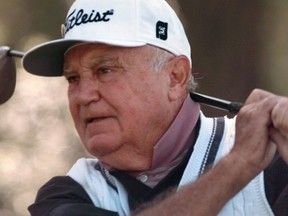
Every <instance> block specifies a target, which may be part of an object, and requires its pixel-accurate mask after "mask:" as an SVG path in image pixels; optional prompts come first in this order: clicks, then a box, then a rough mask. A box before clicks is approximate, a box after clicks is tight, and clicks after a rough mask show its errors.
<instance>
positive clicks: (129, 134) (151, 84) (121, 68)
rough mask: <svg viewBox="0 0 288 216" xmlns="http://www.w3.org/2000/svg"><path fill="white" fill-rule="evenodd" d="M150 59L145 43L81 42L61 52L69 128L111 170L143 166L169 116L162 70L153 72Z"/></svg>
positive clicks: (146, 165)
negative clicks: (130, 45)
mask: <svg viewBox="0 0 288 216" xmlns="http://www.w3.org/2000/svg"><path fill="white" fill-rule="evenodd" d="M153 58H154V52H152V51H151V47H149V46H144V47H139V48H121V47H114V46H108V45H101V44H84V45H80V46H77V47H74V48H72V49H71V50H69V52H68V53H67V54H66V57H65V61H64V76H65V77H66V79H67V80H68V82H69V88H68V98H69V106H70V111H71V114H72V117H73V120H74V123H75V127H76V129H77V131H78V133H79V135H80V138H81V140H82V142H83V143H84V145H85V147H86V148H87V150H88V151H89V152H90V153H91V154H92V155H94V156H95V157H97V158H98V159H99V160H100V161H102V162H103V163H106V164H107V165H109V166H112V167H114V168H117V169H122V170H141V169H143V170H144V169H148V168H149V166H151V161H152V157H153V146H154V145H155V144H156V143H157V141H158V140H159V138H160V137H161V136H162V135H163V133H164V132H165V131H166V129H167V128H168V127H169V125H170V123H171V121H172V118H173V117H172V116H174V115H175V114H172V112H171V111H170V110H171V109H170V108H169V103H170V102H169V99H168V89H169V75H168V73H167V72H166V70H167V68H166V69H165V70H164V69H163V70H162V71H160V72H155V71H153V69H152V67H151V60H152V59H153ZM170 107H171V106H170Z"/></svg>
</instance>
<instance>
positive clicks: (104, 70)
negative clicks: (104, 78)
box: [98, 67, 112, 74]
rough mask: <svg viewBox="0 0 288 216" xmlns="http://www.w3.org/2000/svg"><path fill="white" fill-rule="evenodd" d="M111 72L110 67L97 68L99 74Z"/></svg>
mask: <svg viewBox="0 0 288 216" xmlns="http://www.w3.org/2000/svg"><path fill="white" fill-rule="evenodd" d="M110 72H112V70H111V68H107V67H103V68H99V69H98V73H100V74H107V73H110Z"/></svg>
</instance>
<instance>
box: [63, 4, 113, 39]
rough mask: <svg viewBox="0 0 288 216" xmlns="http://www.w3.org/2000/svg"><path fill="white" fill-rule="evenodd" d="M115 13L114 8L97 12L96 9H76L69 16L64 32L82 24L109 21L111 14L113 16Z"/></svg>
mask: <svg viewBox="0 0 288 216" xmlns="http://www.w3.org/2000/svg"><path fill="white" fill-rule="evenodd" d="M113 14H114V10H113V9H111V10H107V11H106V12H102V13H101V12H96V11H95V10H92V11H91V12H88V13H86V12H85V11H84V10H83V9H80V10H78V11H77V10H76V9H75V10H74V11H72V12H71V13H70V14H69V15H68V16H67V19H66V23H65V31H64V34H66V33H67V32H68V31H69V30H71V29H73V28H74V27H75V26H80V25H82V24H86V23H93V22H108V21H109V20H110V18H109V16H112V15H113Z"/></svg>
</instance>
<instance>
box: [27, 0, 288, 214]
mask: <svg viewBox="0 0 288 216" xmlns="http://www.w3.org/2000/svg"><path fill="white" fill-rule="evenodd" d="M62 34H63V39H59V40H55V41H51V42H48V43H45V44H41V45H39V46H37V47H35V48H33V49H32V50H30V51H29V52H28V53H27V54H26V55H25V57H24V59H23V65H24V67H25V69H26V70H27V71H29V72H31V73H33V74H37V75H42V76H64V77H65V78H66V79H67V81H68V83H69V87H68V98H69V107H70V112H71V114H72V117H73V120H74V123H75V127H76V129H77V131H78V133H79V135H80V138H81V140H82V142H83V144H84V145H85V147H86V148H87V150H88V151H89V152H90V153H91V154H92V155H93V156H95V157H96V158H97V159H80V160H79V161H78V162H77V163H76V164H75V165H74V166H73V167H72V168H71V170H70V171H69V172H68V174H67V176H58V177H54V178H53V179H51V180H50V181H49V182H48V183H46V184H45V185H44V186H43V187H42V188H41V189H40V190H39V192H38V195H37V198H36V201H35V203H34V204H33V205H31V206H30V207H29V210H30V212H31V214H32V215H131V214H139V215H157V214H158V215H216V214H219V215H229V216H230V215H273V214H275V215H287V214H288V208H287V201H288V199H287V190H288V186H287V183H288V174H287V171H288V169H287V165H286V164H285V162H284V160H286V161H288V152H287V151H288V150H287V149H288V136H287V134H288V99H287V98H285V97H280V96H276V95H273V94H271V93H268V92H265V91H262V90H255V91H253V92H252V93H251V95H250V96H249V98H248V99H247V101H246V103H245V106H244V107H243V108H242V109H241V111H240V113H239V115H238V117H237V120H236V118H234V119H228V118H206V117H205V116H204V115H203V114H202V113H201V111H200V107H199V105H198V104H197V103H196V102H194V101H193V100H192V99H191V98H190V97H189V91H190V92H191V91H193V90H194V88H195V83H194V82H193V76H192V74H191V67H192V61H191V58H190V46H189V43H188V40H187V37H186V35H185V32H184V29H183V27H182V24H181V22H180V21H179V19H178V18H177V16H176V14H175V13H174V11H173V10H172V9H171V8H170V7H169V5H168V4H167V3H166V2H165V1H164V0H125V1H116V0H105V1H101V0H76V1H75V2H74V4H73V5H72V7H71V8H70V10H69V12H68V15H67V18H66V23H65V25H63V26H62ZM235 122H236V123H235ZM283 159H284V160H283Z"/></svg>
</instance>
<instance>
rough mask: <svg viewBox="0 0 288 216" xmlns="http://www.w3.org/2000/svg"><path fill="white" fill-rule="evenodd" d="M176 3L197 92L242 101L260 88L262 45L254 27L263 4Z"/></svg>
mask: <svg viewBox="0 0 288 216" xmlns="http://www.w3.org/2000/svg"><path fill="white" fill-rule="evenodd" d="M179 3H180V6H181V11H182V12H183V14H182V16H183V17H182V18H184V20H183V19H182V20H183V21H184V23H185V27H186V30H187V32H188V34H189V40H190V43H191V46H192V58H193V74H194V76H195V77H196V80H198V83H199V88H198V91H199V92H201V93H205V94H209V95H211V96H215V97H220V98H223V99H227V100H236V101H244V100H245V98H246V97H247V95H248V94H249V92H250V91H251V90H252V89H254V88H255V87H261V83H259V82H258V79H257V77H258V74H257V71H258V67H259V65H258V63H259V57H260V55H261V45H262V44H261V41H260V40H259V29H258V28H257V27H258V26H259V25H258V24H259V22H261V14H262V11H263V4H262V3H261V1H260V0H253V1H231V0H219V1H212V0H211V1H191V0H179ZM203 108H204V110H205V113H206V114H207V115H212V114H213V115H214V114H215V109H211V108H208V109H207V108H206V107H204V106H203ZM216 113H217V114H219V115H222V114H223V112H222V111H220V112H218V111H217V112H216ZM224 114H225V113H224Z"/></svg>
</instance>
